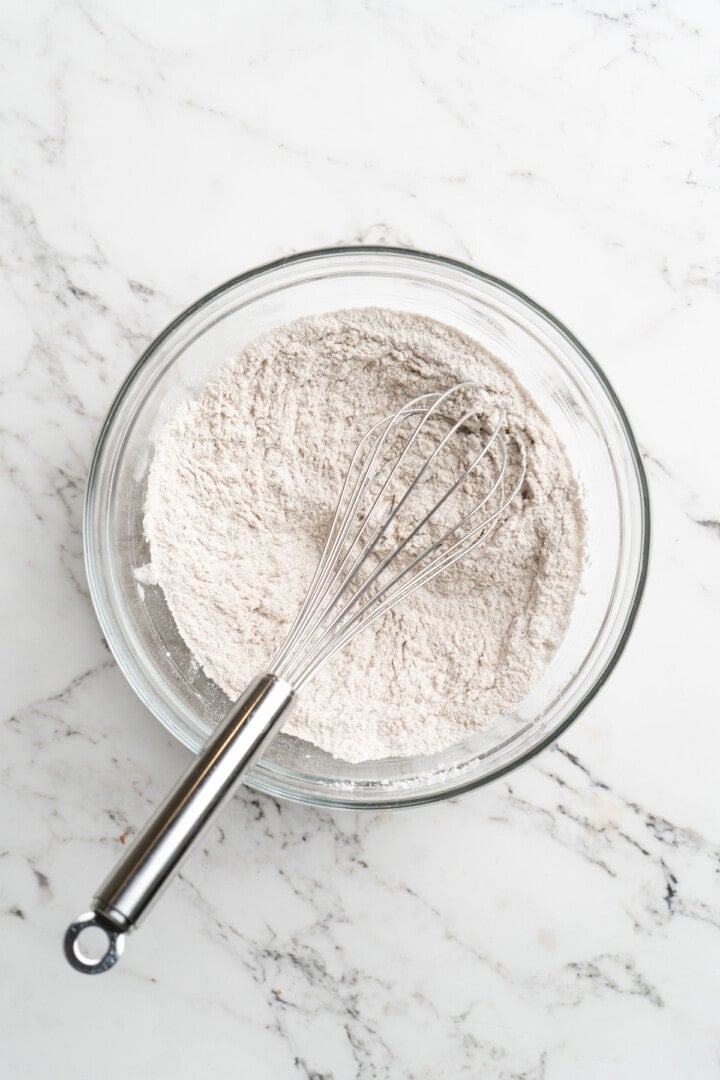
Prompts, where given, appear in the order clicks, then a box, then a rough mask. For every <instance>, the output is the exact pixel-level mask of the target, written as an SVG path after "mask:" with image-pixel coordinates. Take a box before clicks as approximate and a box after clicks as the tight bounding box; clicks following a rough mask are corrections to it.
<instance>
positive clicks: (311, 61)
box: [0, 0, 720, 1080]
mask: <svg viewBox="0 0 720 1080" xmlns="http://www.w3.org/2000/svg"><path fill="white" fill-rule="evenodd" d="M719 35H720V8H718V6H717V4H715V3H713V2H711V0H705V2H702V0H699V2H697V3H694V4H685V3H682V2H681V0H675V2H667V0H661V2H659V3H638V4H629V5H628V4H627V3H622V2H620V0H617V2H616V0H597V2H595V3H590V2H587V3H573V2H570V0H565V2H559V3H557V2H537V3H535V2H533V3H530V2H526V3H521V2H520V3H509V2H507V3H501V2H499V0H490V2H488V3H484V4H476V3H472V2H471V0H456V2H451V3H442V4H441V3H433V2H430V0H428V2H422V3H414V2H411V0H405V2H395V0H366V2H364V3H360V2H355V0H348V2H347V3H342V4H332V3H329V2H327V0H306V2H305V3H303V4H293V3H289V2H281V3H275V4H265V3H260V2H245V3H243V4H232V3H230V2H227V3H205V4H196V3H188V2H184V3H174V4H172V5H170V4H167V5H161V4H141V3H139V2H136V0H133V2H131V3H128V2H125V3H122V4H121V3H119V2H116V0H113V2H110V3H94V2H88V3H72V2H65V3H58V2H55V0H53V2H44V0H43V2H39V0H36V2H33V3H32V4H28V3H24V2H21V0H7V2H6V3H4V4H3V6H2V14H1V17H0V131H1V132H2V147H3V153H2V158H1V160H0V200H1V202H0V230H1V247H0V258H1V259H2V263H3V275H2V278H1V279H0V296H1V300H0V303H1V310H2V329H3V335H2V336H3V345H2V362H1V370H2V397H1V400H0V407H1V409H2V440H1V448H2V475H1V483H2V496H1V498H2V520H3V528H2V533H1V537H2V540H1V542H2V557H1V559H0V575H2V597H3V603H2V611H3V618H2V634H3V640H2V648H1V650H0V656H1V657H2V665H3V678H2V722H3V726H2V735H1V739H2V743H1V747H0V769H1V770H2V784H1V787H0V832H1V834H2V835H1V836H0V911H1V914H0V933H1V934H2V964H1V966H0V988H1V990H0V992H1V993H2V1003H1V1009H0V1030H1V1033H2V1034H1V1036H0V1071H1V1072H2V1075H3V1077H7V1078H8V1080H14V1078H19V1077H22V1078H23V1080H46V1078H47V1077H49V1076H53V1077H58V1078H62V1080H64V1078H70V1077H73V1078H80V1080H85V1078H87V1080H98V1078H108V1080H120V1078H124V1077H139V1078H150V1080H162V1078H165V1077H167V1078H170V1077H172V1078H177V1080H186V1078H187V1080H191V1078H192V1080H195V1078H197V1077H200V1076H203V1077H205V1076H207V1077H222V1078H225V1077H228V1078H230V1077H239V1076H243V1077H245V1076H248V1077H252V1078H253V1080H266V1078H267V1080H270V1078H272V1080H295V1078H300V1080H310V1078H312V1080H330V1078H332V1080H348V1078H354V1077H358V1078H370V1077H372V1078H374V1077H378V1078H383V1077H387V1078H392V1080H396V1078H397V1080H406V1078H413V1080H414V1078H437V1077H449V1078H453V1080H454V1078H459V1077H473V1078H474V1077H480V1076H482V1077H492V1078H502V1080H511V1078H514V1080H520V1078H524V1080H578V1078H580V1080H595V1078H601V1077H602V1078H605V1077H607V1078H613V1080H639V1078H644V1077H653V1078H654V1080H667V1078H675V1077H678V1078H680V1077H682V1078H683V1080H687V1078H691V1077H692V1078H703V1080H704V1078H706V1077H711V1076H718V1075H720V1019H719V1016H720V1009H719V1007H718V1001H719V1000H720V894H719V890H718V881H719V875H718V871H719V870H720V847H719V838H720V799H719V798H718V783H717V775H718V765H717V761H718V753H719V751H720V734H719V733H718V723H717V717H718V707H717V700H718V694H717V678H716V673H717V647H718V642H719V641H720V626H719V624H720V575H719V573H718V567H719V566H720V485H718V473H717V465H718V436H717V430H718V424H717V421H718V405H719V393H718V371H719V370H720V369H719V367H718V363H717V349H718V340H719V339H720V256H719V254H718V252H719V251H720V168H719V167H720V82H719V81H718V37H719ZM355 242H372V243H389V244H398V245H408V246H414V247H418V248H423V249H426V250H434V251H439V252H442V253H444V254H447V255H451V256H455V257H457V258H460V259H464V260H467V261H469V262H472V263H474V264H476V265H478V266H480V267H482V268H484V269H486V270H488V271H490V272H492V273H494V274H496V275H498V276H500V277H504V278H507V279H508V280H510V281H512V282H513V283H514V284H516V285H518V286H519V287H520V288H521V289H523V290H524V291H526V292H528V293H530V294H531V295H532V296H534V297H535V298H536V299H538V300H539V301H540V302H541V303H543V304H544V305H545V306H547V307H548V308H549V309H550V310H551V311H553V312H555V313H556V314H557V315H558V316H559V317H560V318H561V319H563V320H564V321H565V322H566V323H567V324H568V325H569V326H570V327H571V328H572V329H573V330H574V331H575V332H576V333H577V335H578V336H579V337H580V339H581V340H583V341H584V342H585V343H586V344H587V345H588V347H589V348H590V349H591V351H592V352H593V353H594V354H595V355H596V356H597V358H598V359H599V361H600V363H601V364H602V365H603V367H604V368H605V370H606V371H607V372H608V374H609V376H610V378H611V380H612V381H613V383H614V385H615V387H616V389H617V391H618V393H619V394H620V396H621V399H622V400H623V402H624V404H625V405H626V407H627V409H628V412H629V414H630V416H631V418H632V421H633V423H634V425H635V430H636V433H637V436H638V439H639V441H640V443H641V445H642V448H643V452H644V456H645V462H646V466H647V470H648V475H649V479H650V483H651V489H652V499H653V509H654V524H655V534H654V546H653V556H652V566H651V577H650V583H649V587H648V591H647V594H646V599H645V603H644V606H643V609H642V611H641V615H640V618H639V620H638V624H637V627H636V631H635V633H634V635H633V637H632V640H631V642H630V644H629V646H628V649H627V652H626V654H625V656H624V658H623V660H622V662H621V664H620V666H619V668H618V669H617V671H616V673H615V674H614V675H613V677H612V679H611V680H610V682H609V684H608V685H607V687H606V688H605V689H604V690H603V692H602V693H601V695H600V696H599V697H598V698H597V699H596V700H595V701H594V702H593V703H592V705H591V706H590V707H589V708H588V710H587V711H586V713H585V714H584V715H583V716H582V718H581V719H580V720H579V721H578V722H577V723H576V724H575V725H574V726H573V727H572V728H571V730H570V731H568V732H567V734H566V735H565V736H564V737H563V738H562V740H561V742H560V745H559V746H556V747H555V748H553V749H551V750H548V751H547V752H545V753H544V754H542V755H541V756H540V757H539V758H537V759H536V760H535V762H534V763H532V764H529V765H527V766H526V767H524V768H522V769H521V770H519V771H517V772H516V773H514V774H513V775H511V776H510V777H508V778H507V779H506V780H504V781H501V782H498V783H496V784H494V785H493V786H491V787H489V788H487V789H485V790H481V791H478V792H475V793H474V794H471V795H468V796H465V797H463V798H462V799H458V800H455V801H453V802H450V803H447V804H443V805H438V806H434V807H426V808H424V809H417V810H409V811H403V812H396V813H374V814H348V813H338V814H333V813H328V812H324V811H323V812H319V811H316V810H313V809H307V808H302V807H298V806H294V805H287V804H282V805H281V804H279V803H276V802H274V801H272V800H271V799H269V798H264V797H258V796H257V795H255V794H253V793H251V792H248V791H246V792H244V793H243V794H242V795H240V796H239V797H238V798H237V799H236V800H235V802H234V803H233V805H232V806H231V808H230V809H229V810H228V811H227V813H226V814H225V816H224V818H223V820H222V825H221V827H218V828H216V829H214V831H213V833H212V835H211V836H210V837H209V838H208V841H207V844H206V845H205V847H204V849H203V850H202V851H201V852H199V853H198V854H197V855H196V857H194V858H193V860H192V861H191V862H190V863H189V864H188V865H187V869H186V870H185V872H184V873H183V876H182V880H181V881H179V882H178V883H177V885H176V887H175V888H174V889H173V890H172V891H171V892H170V893H169V894H168V896H167V898H166V899H165V900H164V902H163V906H162V908H161V909H158V911H157V913H156V914H155V915H154V917H153V918H152V920H151V921H150V922H149V923H148V924H147V927H146V928H145V929H144V931H143V932H142V933H140V934H137V935H136V936H135V937H134V938H133V939H131V941H130V943H129V947H128V950H127V955H126V959H125V961H124V962H123V964H122V966H121V967H119V968H118V969H116V971H115V972H114V973H113V974H112V975H109V976H107V977H105V978H104V979H103V980H91V979H83V978H81V977H80V976H78V975H76V974H75V973H73V972H72V971H71V970H70V969H69V968H68V967H67V966H66V965H65V962H64V960H63V957H62V955H61V951H60V937H61V931H62V929H63V928H64V926H65V924H66V922H67V920H68V919H69V918H70V917H72V916H74V915H75V914H76V912H77V911H78V910H82V909H83V906H84V905H85V904H86V902H87V899H88V898H89V890H91V889H92V887H93V886H94V884H95V883H96V882H97V881H98V880H99V879H100V878H101V877H102V876H103V875H104V872H105V871H106V869H107V868H108V866H109V865H110V864H111V863H112V862H113V860H114V859H115V857H116V856H117V855H118V854H119V853H120V851H121V850H122V847H123V843H124V842H125V841H126V840H127V839H128V837H130V836H131V835H132V833H133V831H134V830H135V828H136V827H137V826H138V825H139V824H140V823H141V822H142V821H143V819H144V818H145V817H146V815H147V813H148V811H149V809H150V808H151V806H153V805H154V804H155V803H156V802H157V800H158V799H159V797H160V796H161V794H162V793H163V792H164V791H165V789H166V788H167V787H168V785H169V783H170V782H171V780H172V778H173V777H174V776H175V775H176V774H177V773H178V771H179V770H180V769H181V767H182V766H183V764H184V762H185V761H186V752H185V751H184V750H183V749H182V748H181V747H180V746H178V745H177V744H175V743H173V741H172V740H171V738H170V736H169V735H167V734H166V733H165V731H164V730H163V729H162V728H161V727H160V726H159V725H158V724H157V723H156V722H155V721H154V720H153V719H152V718H151V717H150V715H149V714H148V713H147V712H145V710H144V709H143V708H142V706H141V705H140V704H139V703H138V701H137V700H136V699H135V698H134V697H133V694H132V692H131V691H130V689H129V688H128V686H127V685H126V684H125V682H124V680H123V678H122V676H121V675H120V673H119V672H118V670H117V668H116V666H115V664H114V662H113V661H112V659H111V657H110V655H109V654H108V652H107V651H106V648H105V647H104V644H103V641H102V640H101V636H100V633H99V630H98V627H97V624H96V621H95V618H94V615H93V612H92V609H91V605H90V602H89V599H88V594H87V587H86V583H85V579H84V572H83V563H82V550H81V538H80V521H81V509H82V497H83V489H84V484H85V478H86V474H87V469H88V463H89V460H90V456H91V453H92V449H93V444H94V441H95V438H96V436H97V433H98V429H99V425H100V423H101V420H102V418H103V415H104V413H105V411H106V410H107V408H108V405H109V403H110V401H111V399H112V397H113V395H114V393H115V391H116V389H117V388H118V385H119V383H120V382H121V380H122V379H123V377H124V375H125V373H126V372H127V370H128V368H129V367H130V365H131V364H132V363H133V361H134V360H135V358H136V357H137V356H138V354H139V352H140V351H141V350H142V348H143V347H144V346H145V344H146V343H147V342H148V341H149V340H151V338H152V337H153V336H154V335H155V334H156V333H157V332H158V331H159V330H160V329H161V328H162V327H163V325H164V324H165V323H166V322H167V321H168V320H169V319H170V318H171V317H173V316H174V315H175V314H176V313H177V312H178V311H179V310H180V309H182V308H183V307H184V306H185V305H187V304H188V303H189V302H190V301H192V300H193V299H195V298H196V297H197V296H198V295H200V294H201V293H203V292H204V291H206V290H207V289H209V288H210V287H212V286H214V285H215V284H217V283H219V282H221V281H223V280H224V279H226V278H228V277H230V276H231V275H233V274H235V273H237V272H239V271H242V270H244V269H247V268H249V267H252V266H254V265H256V264H258V263H261V262H264V261H268V260H270V259H273V258H276V257H278V256H280V255H282V254H285V253H288V252H294V251H299V250H302V249H307V248H312V247H318V246H323V245H332V244H338V243H355Z"/></svg>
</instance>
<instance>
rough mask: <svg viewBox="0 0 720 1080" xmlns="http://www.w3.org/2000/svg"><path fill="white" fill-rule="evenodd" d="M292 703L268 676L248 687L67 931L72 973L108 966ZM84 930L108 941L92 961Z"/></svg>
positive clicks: (288, 690) (284, 686) (287, 691)
mask: <svg viewBox="0 0 720 1080" xmlns="http://www.w3.org/2000/svg"><path fill="white" fill-rule="evenodd" d="M294 696H295V694H294V690H293V688H292V686H291V685H290V683H288V682H286V681H285V680H284V679H281V678H279V677H278V676H276V675H272V674H268V675H260V676H259V677H258V678H256V679H255V680H254V681H253V682H252V683H250V685H249V686H248V688H247V690H246V691H245V692H244V694H243V695H242V697H241V698H239V700H238V701H236V702H235V704H234V705H233V706H232V707H231V708H230V710H229V711H228V713H227V714H226V716H225V718H224V719H223V720H222V721H221V722H220V724H219V725H218V727H217V728H216V729H215V731H214V732H213V733H212V735H211V736H210V738H209V739H208V741H207V743H206V744H205V746H204V747H203V749H202V750H201V751H200V753H199V754H198V756H197V757H196V758H195V759H194V760H193V761H192V762H191V763H190V765H189V766H188V768H187V770H186V771H185V773H184V774H183V776H182V777H181V778H180V780H179V781H178V783H177V784H176V785H175V787H174V788H173V790H172V791H171V792H170V794H169V795H168V796H167V798H166V799H165V801H164V802H163V803H162V804H161V805H160V806H159V807H158V809H157V810H156V812H155V814H154V815H153V816H152V817H151V818H150V821H149V822H148V823H147V825H146V826H145V827H144V828H143V829H142V831H141V832H140V833H138V835H137V836H136V837H135V840H134V841H133V843H132V844H131V845H130V847H129V848H128V850H127V851H126V852H125V854H124V855H123V857H122V859H121V860H120V862H119V863H118V864H117V866H115V868H114V869H113V871H112V873H111V874H110V875H109V876H108V877H107V878H106V880H105V881H104V882H103V884H102V885H101V887H100V888H99V889H98V891H97V893H96V894H95V897H94V899H93V903H92V912H89V913H88V914H87V915H83V916H81V917H80V918H78V919H76V920H75V922H73V923H72V924H71V925H70V926H69V927H68V930H67V933H66V936H65V955H66V957H67V959H68V960H69V962H70V963H71V964H72V966H73V967H74V968H76V969H77V970H78V971H82V972H84V973H86V974H88V975H93V974H99V973H100V972H102V971H107V970H108V969H109V968H110V967H112V966H113V965H114V964H115V962H116V961H117V959H118V958H119V956H120V954H121V952H122V935H123V934H124V933H127V932H128V931H130V930H133V929H134V928H135V927H136V926H138V924H139V923H140V922H141V921H142V919H143V918H144V917H145V916H146V915H147V913H148V911H149V910H150V908H151V906H152V905H153V904H154V903H155V901H156V900H157V899H158V898H159V896H160V895H161V894H162V892H163V890H164V889H165V888H166V887H167V886H168V885H169V884H170V882H171V881H172V879H173V878H174V877H175V875H176V874H177V872H178V870H179V869H180V866H181V864H182V862H183V860H184V859H185V858H186V857H187V855H189V854H190V852H191V851H192V849H193V848H194V847H195V845H196V844H197V843H198V841H199V840H200V839H201V837H202V836H203V835H204V833H205V832H206V830H207V829H208V828H209V826H210V825H211V824H212V822H213V821H214V820H215V818H216V817H217V815H218V813H219V812H220V810H221V809H222V807H223V806H224V805H225V803H226V802H227V800H228V799H229V798H230V796H231V795H232V794H233V792H234V791H235V789H236V787H237V786H238V784H239V783H240V781H241V779H242V777H243V774H244V773H245V772H246V771H247V769H248V768H249V767H250V766H251V765H252V763H253V761H254V760H255V759H256V758H257V757H258V756H259V755H260V754H261V752H262V750H263V747H264V746H265V744H266V743H267V742H268V740H269V738H270V736H271V735H272V733H273V732H274V730H275V729H276V728H277V727H278V725H279V724H281V723H282V722H283V721H284V720H285V718H286V717H287V715H288V712H289V711H290V709H291V708H292V705H293V701H294ZM91 926H93V927H96V928H99V929H101V930H103V931H104V932H105V934H106V936H107V939H108V944H107V950H106V952H105V954H104V955H103V956H101V957H100V958H98V959H90V958H88V957H86V956H85V955H84V953H83V951H82V949H81V947H80V935H81V934H82V932H83V931H84V930H85V929H88V928H89V927H91ZM118 946H119V947H118Z"/></svg>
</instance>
